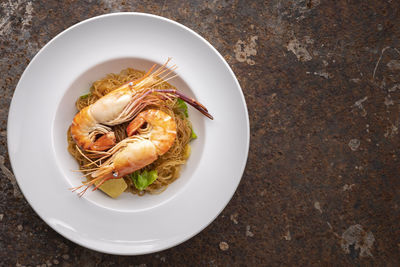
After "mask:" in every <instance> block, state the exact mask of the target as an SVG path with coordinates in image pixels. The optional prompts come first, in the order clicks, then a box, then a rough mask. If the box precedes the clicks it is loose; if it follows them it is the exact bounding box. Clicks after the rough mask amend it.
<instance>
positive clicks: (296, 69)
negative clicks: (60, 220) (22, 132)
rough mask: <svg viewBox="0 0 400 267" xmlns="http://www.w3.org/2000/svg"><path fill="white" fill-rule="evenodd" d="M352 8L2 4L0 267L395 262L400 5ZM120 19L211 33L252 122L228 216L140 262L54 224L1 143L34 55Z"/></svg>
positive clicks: (310, 2) (278, 2) (398, 254)
mask: <svg viewBox="0 0 400 267" xmlns="http://www.w3.org/2000/svg"><path fill="white" fill-rule="evenodd" d="M348 2H350V1H326V0H307V1H305V0H295V1H283V0H273V1H264V2H262V1H229V0H228V1H188V2H186V1H185V2H183V1H122V0H116V1H112V0H103V1H90V0H86V1H55V0H51V1H25V0H16V1H1V3H0V48H1V50H0V70H1V74H2V77H1V79H0V85H1V91H0V170H1V171H0V178H1V180H0V190H1V194H0V265H1V266H21V265H29V266H38V265H39V266H51V265H61V266H99V265H101V266H158V265H166V266H179V265H193V264H196V265H200V266H230V265H241V266H245V265H248V266H260V265H266V266H268V265H270V266H276V265H297V266H305V265H307V266H308V265H314V266H321V265H340V266H347V265H367V266H369V265H380V266H381V265H387V266H396V265H397V266H398V265H399V264H400V251H399V250H400V232H399V229H400V223H399V218H400V212H399V209H400V207H399V205H400V201H399V195H400V194H399V193H400V179H399V157H400V152H399V145H400V142H399V127H400V125H399V124H400V118H399V107H400V105H399V104H400V101H399V100H400V99H399V97H400V40H399V38H400V23H399V21H400V10H399V9H400V3H399V2H398V1H352V3H348ZM117 11H137V12H146V13H151V14H156V15H162V16H164V17H167V18H170V19H172V20H175V21H177V22H180V23H182V24H184V25H186V26H188V27H189V28H192V29H193V30H194V31H196V32H198V33H199V34H200V35H202V36H203V37H205V38H206V39H207V40H208V41H209V42H210V43H211V44H212V45H213V46H215V48H216V49H217V50H218V51H219V52H220V53H221V54H222V55H223V56H224V57H225V59H226V60H227V62H228V63H229V64H230V66H231V67H232V69H233V71H234V72H235V74H236V75H237V77H238V79H239V82H240V84H241V86H242V88H243V92H244V95H245V97H246V101H247V104H248V109H249V116H250V122H251V145H250V153H249V159H248V164H247V167H246V170H245V173H244V176H243V179H242V182H241V184H240V186H239V188H238V190H237V192H236V193H235V195H234V197H233V199H232V200H231V202H230V203H229V205H228V206H227V207H226V208H225V210H224V211H223V212H222V214H221V215H220V216H219V217H218V218H217V219H216V220H215V221H214V222H213V223H212V224H211V225H210V226H209V227H207V228H206V229H205V230H204V231H202V232H201V233H200V234H198V235H197V236H195V237H194V238H192V239H190V240H189V241H187V242H185V243H183V244H181V245H179V246H177V247H175V248H172V249H169V250H166V251H162V252H159V253H154V254H150V255H144V256H137V257H119V256H113V255H106V254H101V253H97V252H94V251H91V250H88V249H85V248H82V247H80V246H78V245H76V244H74V243H72V242H70V241H68V240H66V239H64V238H63V237H61V236H60V235H59V234H57V233H56V232H54V231H53V230H52V229H51V228H50V227H48V226H47V225H46V224H45V223H44V222H43V221H42V220H41V219H40V218H39V217H38V216H37V215H36V214H35V212H34V211H33V210H32V208H31V207H30V206H29V204H28V203H27V202H26V200H25V199H24V198H23V196H22V195H21V193H20V191H19V189H18V186H17V185H16V183H15V178H14V176H13V174H12V172H11V171H10V170H11V168H10V163H9V158H8V155H7V147H6V138H7V137H6V131H7V129H6V120H7V115H8V108H9V105H10V101H11V98H12V95H13V92H14V89H15V87H16V84H17V82H18V80H19V78H20V76H21V75H22V73H23V71H24V69H25V68H26V66H27V65H28V63H29V61H30V60H31V59H32V58H33V56H34V55H35V54H36V53H37V52H38V50H39V49H40V48H41V47H43V46H44V45H45V44H46V43H47V42H48V41H49V40H51V38H53V37H54V36H55V35H57V34H58V33H59V32H61V31H63V30H64V29H66V28H68V27H69V26H71V25H73V24H75V23H77V22H79V21H82V20H84V19H87V18H90V17H93V16H96V15H100V14H105V13H110V12H117ZM60 75H62V74H60ZM26 136H27V138H29V133H26ZM232 152H233V153H234V150H232Z"/></svg>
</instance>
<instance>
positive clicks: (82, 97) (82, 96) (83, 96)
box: [81, 93, 90, 99]
mask: <svg viewBox="0 0 400 267" xmlns="http://www.w3.org/2000/svg"><path fill="white" fill-rule="evenodd" d="M89 96H90V93H87V94H86V95H81V99H86V98H88V97H89Z"/></svg>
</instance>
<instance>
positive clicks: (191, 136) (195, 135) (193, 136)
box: [190, 128, 197, 139]
mask: <svg viewBox="0 0 400 267" xmlns="http://www.w3.org/2000/svg"><path fill="white" fill-rule="evenodd" d="M196 138H197V134H196V133H195V132H194V131H193V128H192V134H191V135H190V139H196Z"/></svg>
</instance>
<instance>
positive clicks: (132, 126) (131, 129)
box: [126, 117, 146, 136]
mask: <svg viewBox="0 0 400 267" xmlns="http://www.w3.org/2000/svg"><path fill="white" fill-rule="evenodd" d="M145 122H146V121H145V120H144V119H143V118H141V117H137V118H136V119H134V120H133V121H132V122H131V123H129V125H128V127H127V128H126V133H127V134H128V136H132V135H134V133H135V132H136V131H137V130H138V129H139V128H140V127H141V126H142V125H143V124H144V123H145Z"/></svg>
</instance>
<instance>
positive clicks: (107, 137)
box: [90, 132, 116, 151]
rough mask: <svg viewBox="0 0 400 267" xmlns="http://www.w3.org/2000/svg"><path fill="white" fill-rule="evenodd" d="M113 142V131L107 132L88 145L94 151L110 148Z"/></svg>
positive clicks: (114, 139)
mask: <svg viewBox="0 0 400 267" xmlns="http://www.w3.org/2000/svg"><path fill="white" fill-rule="evenodd" d="M115 144H116V138H115V134H114V132H108V133H107V134H104V135H102V136H101V137H100V138H99V139H97V140H96V141H95V142H93V143H92V144H91V146H90V149H91V150H95V151H104V150H107V149H109V148H112V147H113V146H114V145H115Z"/></svg>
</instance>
